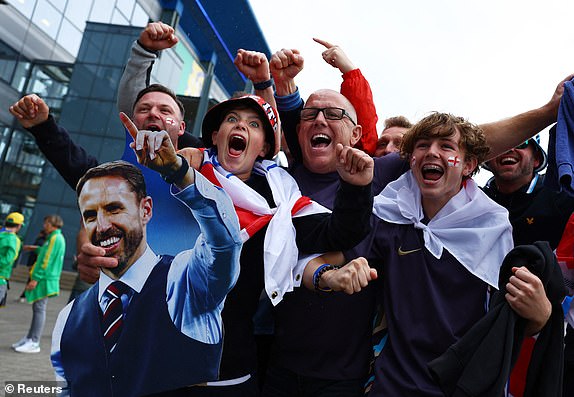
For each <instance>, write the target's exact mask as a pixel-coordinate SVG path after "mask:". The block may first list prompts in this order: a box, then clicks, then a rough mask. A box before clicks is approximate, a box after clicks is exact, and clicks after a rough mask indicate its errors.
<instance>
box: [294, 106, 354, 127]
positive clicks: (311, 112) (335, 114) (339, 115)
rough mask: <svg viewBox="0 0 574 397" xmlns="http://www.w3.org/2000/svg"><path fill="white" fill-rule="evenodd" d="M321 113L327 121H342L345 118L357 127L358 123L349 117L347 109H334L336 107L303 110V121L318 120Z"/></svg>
mask: <svg viewBox="0 0 574 397" xmlns="http://www.w3.org/2000/svg"><path fill="white" fill-rule="evenodd" d="M319 112H322V113H323V116H324V117H325V118H326V119H327V120H341V119H343V117H347V118H348V119H349V120H351V123H353V125H357V123H355V121H354V120H353V119H352V118H351V116H349V113H347V111H346V110H345V109H342V108H334V107H329V108H303V109H301V120H305V121H312V120H315V119H316V118H317V115H318V114H319Z"/></svg>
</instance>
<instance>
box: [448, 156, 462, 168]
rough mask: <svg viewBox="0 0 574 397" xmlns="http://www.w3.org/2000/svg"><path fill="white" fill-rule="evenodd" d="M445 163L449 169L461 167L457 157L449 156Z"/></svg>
mask: <svg viewBox="0 0 574 397" xmlns="http://www.w3.org/2000/svg"><path fill="white" fill-rule="evenodd" d="M447 162H448V166H449V167H462V163H461V161H460V159H459V158H458V156H450V157H449V158H448V159H447Z"/></svg>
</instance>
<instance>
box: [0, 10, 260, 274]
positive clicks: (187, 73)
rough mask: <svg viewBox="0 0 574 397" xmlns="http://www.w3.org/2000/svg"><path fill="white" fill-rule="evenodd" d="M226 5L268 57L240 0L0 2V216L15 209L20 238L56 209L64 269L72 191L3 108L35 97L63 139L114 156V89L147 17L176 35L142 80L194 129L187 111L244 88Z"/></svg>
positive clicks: (75, 221) (71, 237)
mask: <svg viewBox="0 0 574 397" xmlns="http://www.w3.org/2000/svg"><path fill="white" fill-rule="evenodd" d="M230 7H240V8H241V9H242V10H243V19H244V21H243V22H244V23H245V24H246V25H249V26H251V27H253V26H256V27H257V28H256V29H250V30H249V32H248V33H246V34H248V35H249V37H243V39H247V40H248V42H251V43H254V46H253V47H252V48H253V49H257V50H259V51H263V52H265V53H267V54H268V55H269V49H268V47H267V44H266V43H265V39H264V37H263V35H262V33H261V32H260V30H259V29H258V25H257V22H256V20H255V18H254V16H253V13H252V11H251V9H250V6H249V3H248V2H247V0H221V1H217V2H215V1H211V0H203V2H202V1H200V0H195V1H179V0H175V1H174V0H166V1H157V0H137V1H136V0H85V1H78V0H4V1H0V89H2V90H3V93H4V94H3V95H2V96H1V97H0V216H1V219H4V217H5V216H6V215H7V214H8V213H9V212H11V211H20V212H22V213H23V214H24V215H25V217H26V224H25V228H24V229H23V230H22V232H21V235H22V236H24V237H25V243H29V242H31V241H33V239H34V237H35V236H36V234H37V233H38V231H39V230H40V229H41V228H42V221H43V218H44V216H46V215H48V214H59V215H60V216H62V218H63V219H64V223H65V225H64V228H63V232H64V235H65V236H66V238H67V240H68V248H67V253H66V259H65V264H64V267H65V269H68V270H69V269H70V268H71V266H72V262H73V257H74V255H75V253H76V247H75V243H74V241H75V237H76V234H77V231H78V230H79V226H80V216H79V213H78V210H77V204H76V196H75V192H74V191H73V189H71V188H70V187H69V186H68V185H67V184H66V183H65V182H64V181H63V179H62V178H61V177H60V175H59V174H58V173H57V171H56V170H55V169H54V168H53V167H52V165H51V164H50V163H49V162H47V161H46V159H45V158H44V156H43V155H42V153H41V152H40V151H39V150H38V148H37V146H36V143H35V141H34V138H33V137H32V136H31V134H30V133H28V132H27V131H25V130H23V129H21V127H20V125H19V123H18V122H17V120H16V119H15V118H14V117H13V116H12V115H11V114H10V113H9V112H8V107H9V106H10V105H11V104H13V103H14V102H16V101H17V100H18V99H19V98H21V97H22V96H23V95H25V94H29V93H36V94H38V95H39V96H40V97H42V98H43V99H44V100H45V101H46V102H47V104H48V105H49V106H50V113H51V114H52V115H54V117H55V118H56V120H58V122H59V124H60V125H62V126H63V127H65V128H66V129H67V130H68V131H69V132H70V135H71V136H72V138H73V140H74V141H75V142H76V143H78V144H80V145H82V146H83V147H84V148H86V150H87V151H88V152H89V153H90V154H91V155H93V156H95V157H96V158H97V159H98V160H99V161H100V162H104V161H109V160H114V159H118V158H120V157H121V155H122V153H123V150H124V141H125V139H124V131H123V128H122V126H121V124H120V122H119V119H118V117H117V110H116V97H117V86H118V83H119V80H120V77H121V75H122V72H123V67H124V66H125V63H126V61H127V59H128V57H129V54H130V48H131V45H132V43H133V41H134V40H135V39H136V38H137V37H138V36H139V34H140V32H141V30H142V29H143V27H144V26H145V25H146V24H147V23H148V21H150V20H163V21H164V22H166V23H170V24H172V25H173V26H175V27H176V34H177V35H178V38H179V39H180V40H179V43H178V45H177V46H176V47H175V48H174V49H173V50H168V51H164V52H163V53H162V54H161V56H160V58H159V59H158V61H156V63H155V65H154V68H153V71H152V74H151V81H152V82H159V83H161V84H164V85H166V86H168V87H170V88H172V89H174V91H176V93H177V94H178V95H181V96H182V99H183V100H184V103H185V104H186V108H187V111H186V123H187V125H188V129H189V130H190V131H191V132H192V133H194V134H195V135H198V134H199V131H198V124H196V126H195V128H194V129H192V127H191V126H193V125H194V121H195V117H196V116H197V117H201V116H202V114H198V113H197V110H198V109H200V110H201V109H204V110H205V109H206V108H207V106H208V104H213V103H216V102H218V101H221V100H224V99H226V98H227V97H229V96H230V95H231V94H232V93H233V92H234V91H237V90H243V89H244V88H245V78H244V77H243V76H241V75H240V74H239V72H237V70H236V69H235V67H234V66H233V56H232V54H234V53H235V51H236V50H237V48H240V47H241V46H240V45H239V44H237V43H236V42H235V41H236V40H237V38H238V34H237V31H235V30H234V29H232V28H229V27H228V26H234V25H230V24H229V21H228V20H227V19H228V18H229V16H228V15H230V14H228V13H227V12H228V11H230ZM221 11H226V12H221ZM235 26H236V25H235ZM210 71H211V73H212V74H210ZM202 104H203V105H202ZM200 113H201V112H200Z"/></svg>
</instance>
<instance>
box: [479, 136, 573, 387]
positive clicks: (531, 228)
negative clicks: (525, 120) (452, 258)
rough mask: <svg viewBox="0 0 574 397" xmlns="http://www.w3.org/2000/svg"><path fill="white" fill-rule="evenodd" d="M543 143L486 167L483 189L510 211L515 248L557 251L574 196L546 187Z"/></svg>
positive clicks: (517, 377)
mask: <svg viewBox="0 0 574 397" xmlns="http://www.w3.org/2000/svg"><path fill="white" fill-rule="evenodd" d="M539 140H540V136H539V135H536V136H535V137H533V138H530V139H528V140H526V141H525V142H523V143H521V144H520V145H518V146H516V147H515V148H514V149H511V150H509V151H507V152H505V153H503V154H501V155H500V156H498V157H496V158H494V159H492V160H490V161H488V162H486V163H485V164H484V168H486V169H487V170H489V171H490V172H492V174H493V177H492V178H491V179H490V180H489V181H488V182H487V183H486V185H485V186H484V188H483V190H484V192H485V193H486V195H487V196H488V197H490V198H491V199H492V200H494V201H495V202H497V203H498V204H500V205H502V206H503V207H504V208H506V209H507V210H508V215H509V217H510V223H511V224H512V236H513V239H514V244H515V245H524V244H533V243H534V242H536V241H548V243H549V244H550V247H551V248H552V249H556V248H557V247H558V243H559V242H560V239H561V237H562V234H563V232H564V228H565V227H566V223H567V222H568V219H569V218H570V216H571V214H572V212H573V211H574V197H571V196H570V195H568V194H567V193H566V192H556V191H554V190H552V189H550V188H549V187H548V186H545V185H544V179H545V175H544V174H540V172H541V171H543V170H544V169H545V168H546V165H547V162H548V159H547V155H546V152H545V151H544V150H543V149H542V147H541V146H540V143H539ZM566 334H567V339H566V347H565V348H566V351H570V350H572V349H573V348H574V346H572V343H571V342H570V343H569V338H572V337H574V330H573V329H572V327H571V326H570V325H568V327H567V330H566ZM535 343H536V339H535V338H528V339H526V340H525V341H524V345H523V348H522V350H521V355H520V357H519V359H518V362H517V365H516V366H515V368H514V371H513V372H512V376H511V378H510V385H509V392H510V393H511V394H512V395H513V396H514V397H522V395H523V393H524V387H525V380H526V374H527V369H528V363H529V362H530V357H531V354H532V350H533V348H534V344H535ZM564 370H565V374H564V381H565V383H564V386H565V387H567V385H569V384H570V383H571V380H570V378H571V376H572V375H571V374H569V373H568V371H569V369H568V366H566V367H565V369H564ZM570 371H572V370H570Z"/></svg>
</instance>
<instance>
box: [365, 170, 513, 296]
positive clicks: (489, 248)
mask: <svg viewBox="0 0 574 397" xmlns="http://www.w3.org/2000/svg"><path fill="white" fill-rule="evenodd" d="M373 213H374V214H375V215H376V216H378V217H379V218H381V219H383V220H385V221H387V222H390V223H396V224H413V225H414V227H415V228H417V229H421V230H422V231H423V236H424V242H425V247H426V249H427V250H428V251H429V252H430V253H431V254H432V255H433V256H434V257H435V258H440V257H441V256H442V251H443V249H447V250H448V251H449V252H450V253H451V254H452V255H453V256H454V257H455V258H456V259H457V261H458V262H460V264H461V265H462V266H464V267H465V268H466V269H467V270H468V271H469V272H470V273H472V274H473V275H475V276H476V277H478V278H479V279H480V280H482V281H484V282H486V283H488V284H489V285H491V286H492V287H494V288H498V273H499V269H500V265H501V264H502V260H503V259H504V257H505V256H506V254H507V253H508V252H509V251H510V250H511V249H512V247H513V245H514V244H513V240H512V226H511V225H510V221H509V220H508V211H507V210H506V209H505V208H503V207H502V206H500V205H498V204H496V203H495V202H494V201H492V200H491V199H489V198H488V197H487V196H486V195H485V194H484V193H483V192H482V190H480V188H478V186H477V185H476V183H475V182H474V181H473V180H472V179H467V181H466V183H465V184H464V185H463V187H462V188H461V190H460V192H458V193H457V194H456V195H455V196H454V197H452V198H451V199H450V200H449V201H448V202H447V203H446V204H445V206H444V207H443V208H441V210H440V211H439V212H438V213H437V214H436V215H435V217H434V218H432V219H431V220H430V221H429V222H428V224H426V225H425V224H424V223H423V222H422V219H423V217H424V213H423V208H422V202H421V191H420V189H419V186H418V185H417V182H416V179H415V178H414V176H413V174H412V171H408V172H407V173H405V174H404V175H402V176H401V177H400V178H399V179H397V180H396V181H393V182H391V183H389V184H388V185H387V187H386V188H385V189H384V190H383V191H382V192H381V193H380V194H379V195H378V196H377V197H375V200H374V206H373Z"/></svg>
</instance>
